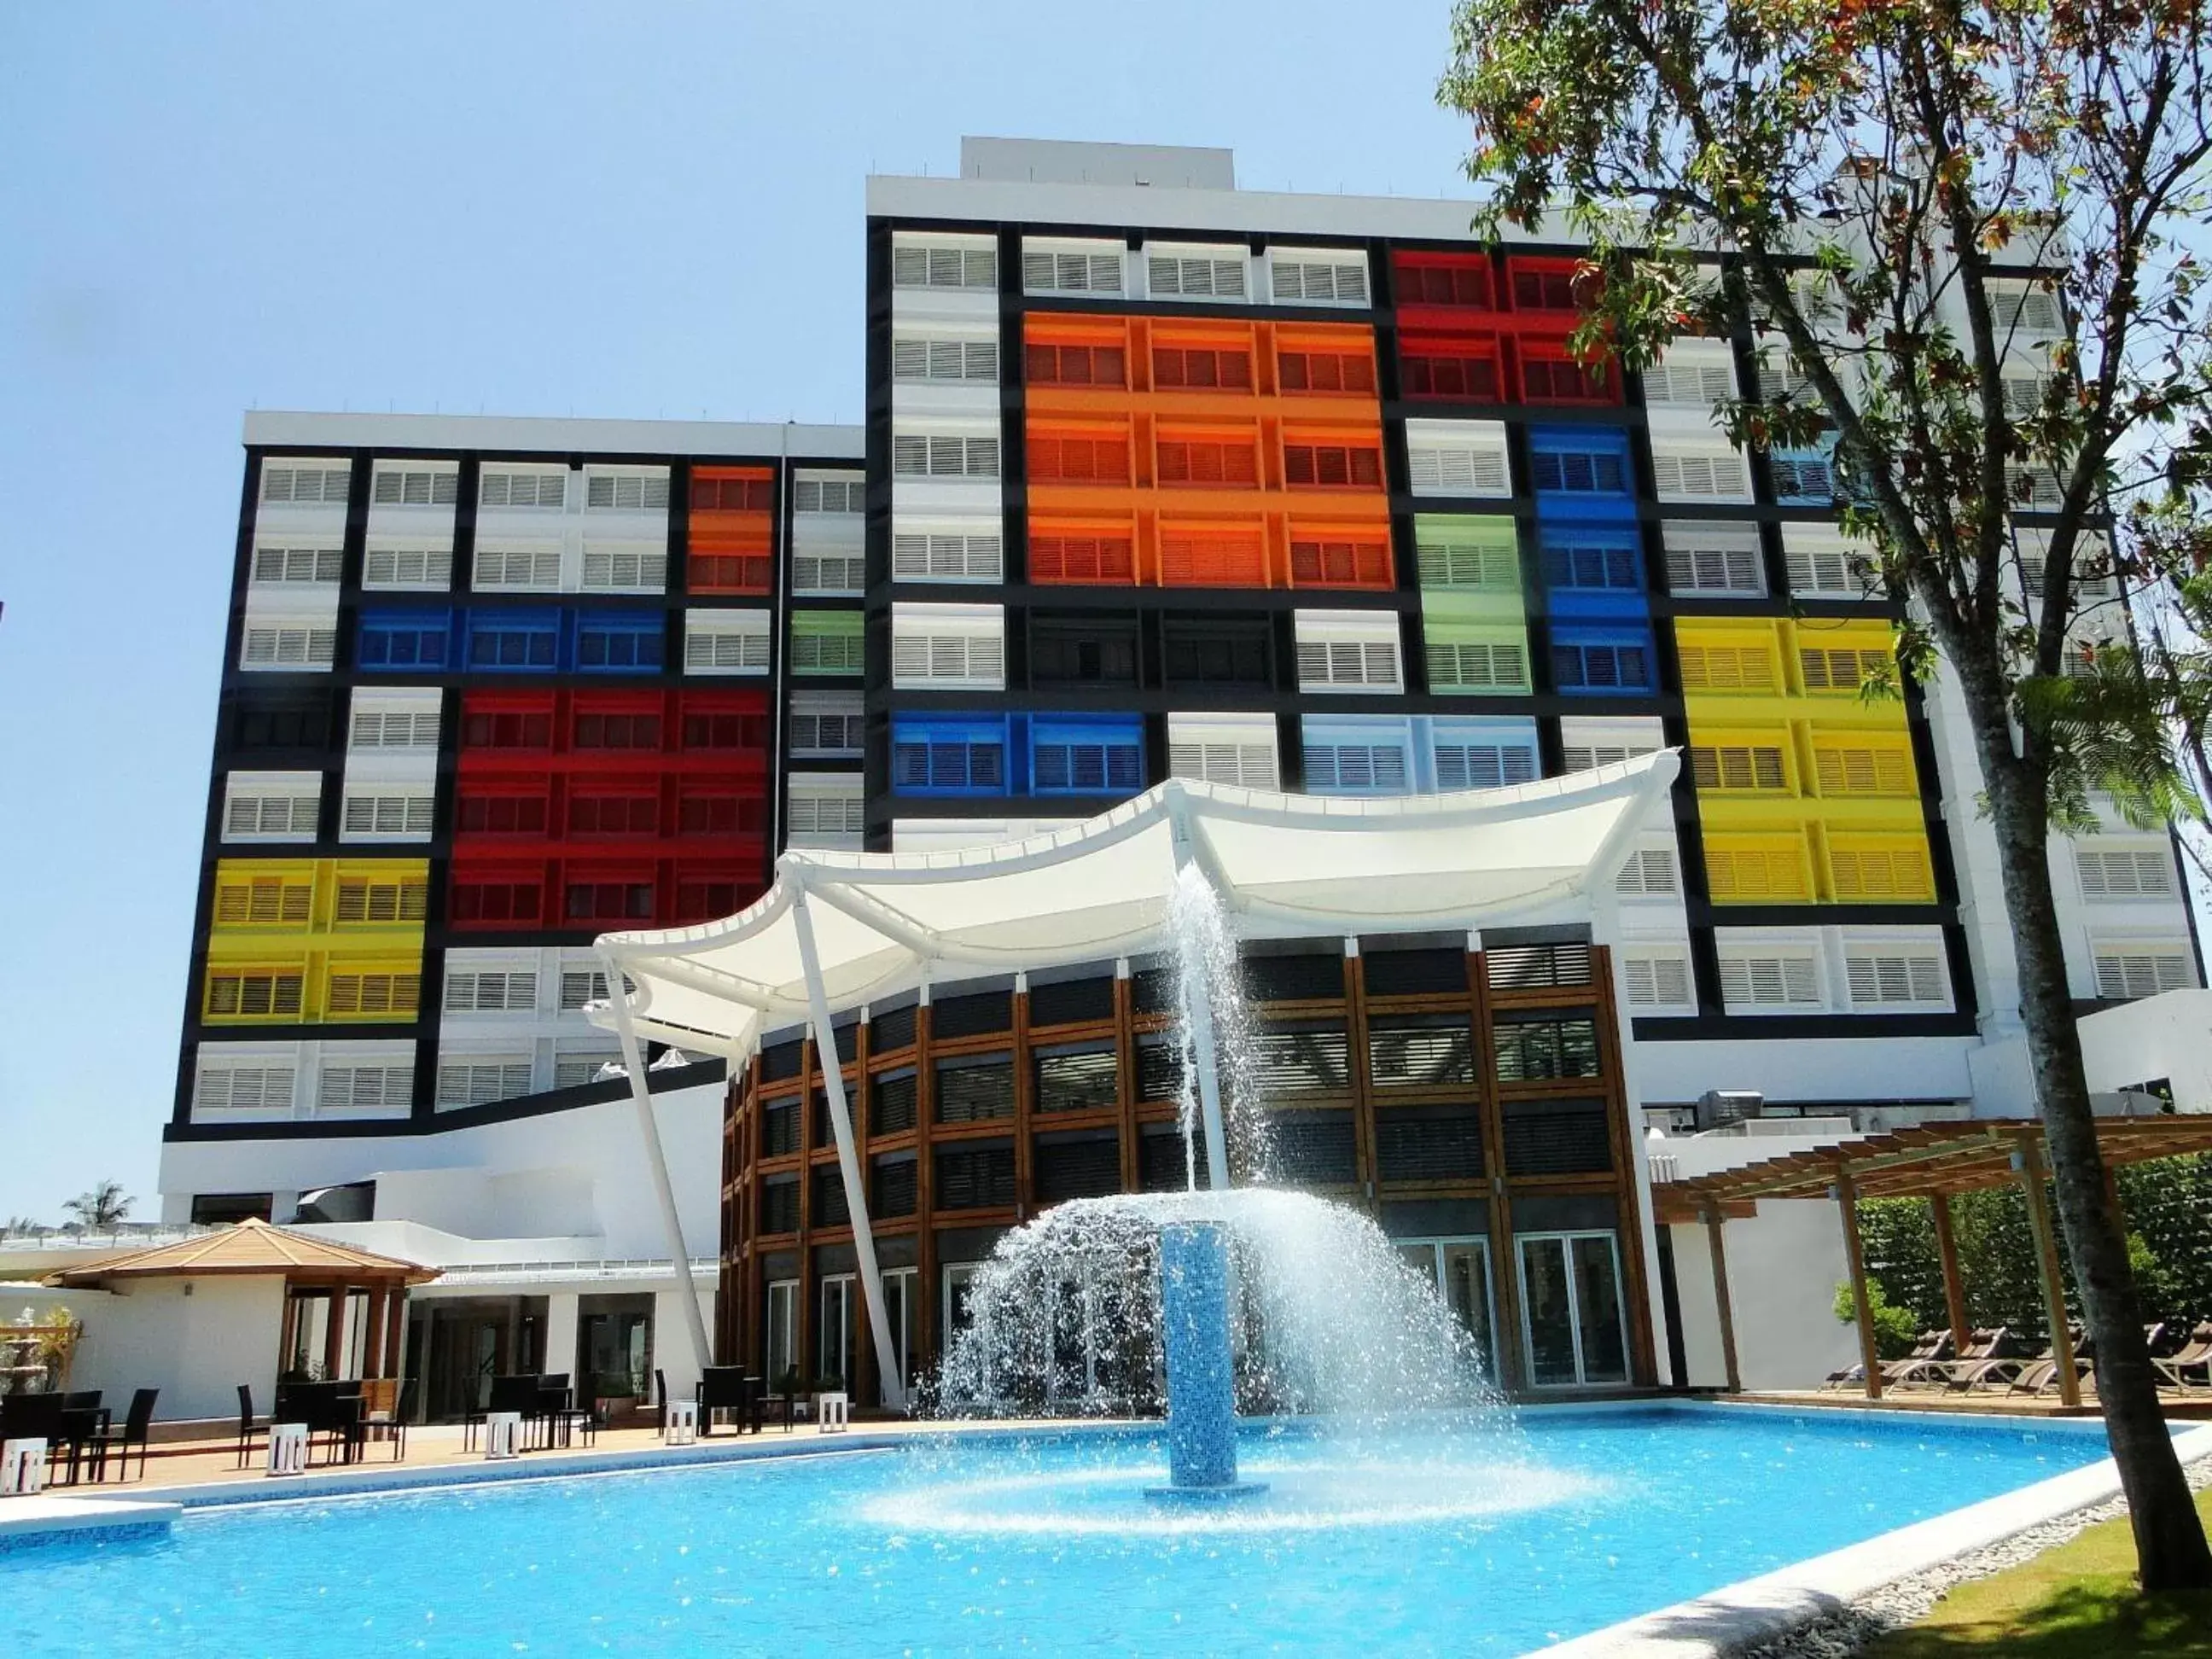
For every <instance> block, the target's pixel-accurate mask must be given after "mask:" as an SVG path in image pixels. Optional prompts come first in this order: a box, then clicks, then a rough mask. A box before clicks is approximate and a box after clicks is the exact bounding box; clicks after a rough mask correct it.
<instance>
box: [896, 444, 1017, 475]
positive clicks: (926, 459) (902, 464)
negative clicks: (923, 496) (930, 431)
mask: <svg viewBox="0 0 2212 1659" xmlns="http://www.w3.org/2000/svg"><path fill="white" fill-rule="evenodd" d="M891 471H893V472H895V473H896V474H897V475H898V476H899V477H904V478H995V477H998V476H999V441H998V440H997V439H996V438H964V437H952V436H944V437H930V436H927V435H915V434H907V435H895V436H894V437H893V438H892V439H891Z"/></svg>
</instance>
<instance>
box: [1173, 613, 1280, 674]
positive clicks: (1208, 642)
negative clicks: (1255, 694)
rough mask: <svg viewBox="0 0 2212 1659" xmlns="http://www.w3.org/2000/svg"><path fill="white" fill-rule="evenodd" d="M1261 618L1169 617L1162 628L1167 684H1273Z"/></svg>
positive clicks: (1266, 632) (1266, 629)
mask: <svg viewBox="0 0 2212 1659" xmlns="http://www.w3.org/2000/svg"><path fill="white" fill-rule="evenodd" d="M1268 632H1269V630H1268V627H1267V623H1264V622H1257V621H1241V620H1228V619H1224V620H1222V621H1218V622H1206V621H1201V620H1199V619H1197V618H1194V617H1168V618H1167V620H1166V624H1165V627H1164V631H1163V645H1164V657H1165V659H1166V660H1165V664H1164V666H1165V669H1166V678H1167V682H1168V684H1170V685H1176V686H1181V685H1218V686H1253V687H1265V686H1268V685H1271V684H1273V671H1272V670H1271V667H1270V665H1269V660H1268V651H1267V640H1268Z"/></svg>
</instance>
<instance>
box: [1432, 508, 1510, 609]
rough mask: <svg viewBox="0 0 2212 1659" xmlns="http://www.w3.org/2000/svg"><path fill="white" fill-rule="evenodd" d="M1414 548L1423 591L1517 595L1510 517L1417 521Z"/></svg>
mask: <svg viewBox="0 0 2212 1659" xmlns="http://www.w3.org/2000/svg"><path fill="white" fill-rule="evenodd" d="M1413 545H1414V549H1415V556H1416V557H1417V558H1418V559H1419V563H1420V577H1421V586H1423V587H1462V588H1476V589H1483V590H1487V591H1488V592H1494V593H1517V592H1520V589H1521V551H1520V547H1519V545H1518V541H1517V538H1516V532H1515V531H1514V527H1513V521H1512V520H1510V519H1460V520H1451V519H1436V518H1421V519H1416V520H1414V521H1413Z"/></svg>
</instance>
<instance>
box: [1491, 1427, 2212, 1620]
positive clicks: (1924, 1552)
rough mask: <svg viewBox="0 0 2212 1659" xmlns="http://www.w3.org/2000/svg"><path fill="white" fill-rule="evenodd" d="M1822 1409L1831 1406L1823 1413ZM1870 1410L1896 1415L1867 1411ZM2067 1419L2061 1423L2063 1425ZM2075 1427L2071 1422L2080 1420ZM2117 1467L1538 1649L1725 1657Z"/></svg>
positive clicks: (1949, 1556) (2061, 1509) (2072, 1475)
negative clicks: (1824, 1409)
mask: <svg viewBox="0 0 2212 1659" xmlns="http://www.w3.org/2000/svg"><path fill="white" fill-rule="evenodd" d="M1688 1408H1689V1409H1692V1410H1697V1411H1707V1410H1711V1411H1718V1412H1742V1411H1758V1412H1771V1413H1780V1414H1782V1415H1785V1416H1790V1415H1797V1414H1799V1413H1796V1412H1795V1411H1794V1410H1793V1409H1792V1408H1791V1407H1784V1406H1769V1405H1764V1404H1759V1405H1753V1404H1750V1403H1744V1404H1731V1403H1729V1402H1726V1401H1713V1402H1709V1403H1708V1402H1700V1403H1698V1404H1695V1405H1691V1406H1689V1407H1688ZM1821 1414H1822V1416H1824V1417H1826V1416H1827V1415H1829V1413H1826V1412H1823V1413H1821ZM1854 1415H1857V1416H1862V1417H1866V1418H1883V1417H1885V1416H1887V1418H1888V1419H1890V1420H1892V1421H1893V1420H1894V1419H1895V1414H1894V1413H1887V1414H1886V1413H1881V1412H1878V1411H1868V1412H1864V1413H1854ZM1926 1416H1927V1418H1928V1419H1934V1420H1936V1421H1939V1422H1946V1423H1948V1422H1953V1421H1970V1422H1977V1423H1984V1424H2002V1423H2009V1422H2018V1423H2021V1424H2023V1425H2025V1424H2033V1425H2034V1426H2035V1427H2036V1428H2037V1429H2038V1430H2039V1431H2040V1430H2043V1429H2045V1428H2056V1429H2057V1430H2058V1431H2059V1432H2061V1433H2068V1434H2081V1433H2095V1434H2099V1435H2101V1434H2102V1433H2103V1431H2104V1423H2103V1421H2102V1419H2097V1418H2087V1419H2057V1420H2055V1421H2054V1420H2053V1419H2040V1418H2036V1419H2007V1418H1991V1417H1987V1416H1977V1417H1973V1418H1962V1419H1952V1418H1949V1417H1948V1416H1942V1415H1939V1414H1937V1413H1927V1414H1926ZM2062 1424H2063V1425H2065V1426H2063V1427H2061V1426H2060V1425H2062ZM2075 1425H2078V1426H2075ZM2173 1443H2174V1449H2175V1450H2176V1452H2178V1453H2179V1455H2180V1457H2181V1460H2182V1462H2184V1463H2193V1462H2197V1461H2198V1460H2199V1459H2201V1458H2204V1457H2212V1425H2208V1426H2205V1427H2201V1428H2192V1429H2187V1430H2185V1431H2182V1432H2181V1433H2179V1434H2177V1435H2175V1436H2174V1437H2173ZM2119 1492H2120V1477H2119V1471H2118V1468H2116V1467H2114V1465H2113V1463H2112V1459H2110V1458H2109V1457H2107V1458H2105V1459H2102V1460H2100V1462H2095V1463H2092V1464H2089V1465H2087V1467H2085V1468H2078V1469H2069V1470H2068V1471H2067V1472H2066V1473H2064V1474H2057V1475H2053V1476H2051V1478H2050V1479H2049V1480H2039V1481H2037V1482H2036V1483H2035V1484H2034V1485H2033V1486H2022V1487H2021V1488H2020V1489H2019V1490H2018V1491H2016V1492H2001V1493H1999V1494H1998V1495H1997V1496H1996V1497H1995V1498H1984V1499H1982V1500H1981V1501H1980V1502H1978V1503H1975V1504H1967V1505H1966V1506H1965V1507H1963V1508H1960V1509H1956V1510H1948V1511H1947V1512H1945V1513H1944V1514H1942V1515H1936V1516H1929V1518H1928V1519H1927V1520H1925V1521H1916V1522H1912V1523H1911V1524H1910V1525H1908V1526H1904V1527H1899V1528H1895V1529H1894V1530H1893V1531H1890V1532H1885V1533H1878V1534H1875V1536H1874V1537H1872V1538H1869V1539H1864V1540H1863V1541H1860V1542H1858V1543H1857V1544H1847V1545H1845V1546H1844V1547H1843V1548H1842V1549H1839V1550H1831V1551H1830V1552H1829V1553H1826V1554H1825V1555H1816V1556H1812V1557H1809V1558H1808V1559H1805V1560H1802V1561H1799V1562H1796V1563H1793V1564H1792V1565H1789V1566H1786V1567H1783V1568H1779V1569H1778V1570H1777V1571H1773V1572H1769V1573H1762V1574H1760V1575H1759V1577H1754V1578H1745V1579H1741V1580H1739V1581H1737V1582H1736V1583H1733V1584H1726V1585H1723V1586H1722V1587H1721V1588H1720V1589H1717V1590H1711V1591H1709V1592H1707V1593H1706V1594H1705V1595H1699V1596H1693V1597H1692V1598H1690V1599H1689V1600H1688V1601H1677V1602H1675V1603H1674V1604H1673V1605H1672V1606H1671V1607H1659V1608H1656V1609H1655V1610H1654V1611H1652V1612H1650V1613H1639V1614H1638V1615H1637V1616H1636V1617H1635V1618H1633V1619H1624V1620H1621V1621H1620V1623H1618V1624H1613V1625H1608V1626H1606V1627H1605V1628H1604V1629H1602V1630H1597V1631H1592V1632H1589V1634H1588V1635H1586V1636H1578V1637H1575V1638H1572V1639H1571V1640H1568V1641H1565V1642H1559V1643H1555V1644H1552V1645H1550V1646H1548V1647H1543V1648H1537V1649H1532V1650H1530V1651H1531V1655H1532V1656H1533V1655H1534V1654H1541V1655H1543V1656H1544V1659H1728V1656H1729V1655H1732V1654H1737V1653H1741V1652H1742V1651H1744V1650H1746V1649H1748V1648H1753V1647H1757V1646H1759V1645H1761V1644H1765V1643H1768V1642H1771V1641H1774V1640H1776V1639H1778V1638H1781V1637H1784V1636H1787V1635H1789V1634H1790V1632H1793V1631H1796V1630H1798V1629H1801V1628H1802V1627H1803V1626H1807V1625H1810V1624H1813V1623H1815V1622H1816V1621H1818V1620H1822V1619H1825V1618H1827V1617H1829V1616H1831V1615H1832V1614H1834V1613H1839V1612H1841V1611H1843V1609H1844V1607H1848V1606H1849V1605H1850V1603H1852V1602H1854V1601H1857V1600H1859V1599H1860V1598H1862V1597H1863V1596H1866V1595H1871V1594H1872V1593H1873V1592H1875V1591H1876V1590H1878V1589H1882V1588H1883V1587H1884V1586H1886V1585H1889V1584H1893V1583H1896V1582H1897V1581H1898V1580H1899V1579H1901V1578H1908V1577H1911V1576H1912V1575H1913V1574H1915V1573H1919V1572H1924V1571H1928V1570H1929V1569H1931V1568H1934V1567H1939V1566H1942V1565H1943V1564H1945V1563H1946V1562H1949V1561H1955V1560H1957V1559H1959V1558H1960V1557H1961V1556H1963V1555H1967V1554H1971V1553H1973V1552H1974V1551H1976V1550H1979V1549H1984V1548H1986V1547H1989V1546H1990V1545H1992V1544H1997V1543H2002V1541H2005V1540H2006V1539H2008V1538H2011V1537H2015V1536H2016V1535H2017V1534H2021V1533H2023V1532H2026V1531H2027V1530H2029V1529H2030V1528H2034V1527H2039V1526H2041V1525H2043V1524H2044V1523H2045V1522H2050V1521H2056V1520H2057V1519H2059V1518H2061V1517H2062V1516H2068V1515H2071V1514H2073V1513H2074V1512H2075V1511H2076V1510H2084V1509H2087V1508H2089V1507H2091V1506H2092V1505H2093V1504H2101V1503H2105V1502H2106V1501H2107V1500H2109V1499H2111V1498H2116V1497H2118V1495H2119Z"/></svg>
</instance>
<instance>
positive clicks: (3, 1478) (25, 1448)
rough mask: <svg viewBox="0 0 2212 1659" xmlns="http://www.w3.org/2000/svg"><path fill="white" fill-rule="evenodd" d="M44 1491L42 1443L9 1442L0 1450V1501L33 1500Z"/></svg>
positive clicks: (44, 1448)
mask: <svg viewBox="0 0 2212 1659" xmlns="http://www.w3.org/2000/svg"><path fill="white" fill-rule="evenodd" d="M45 1490H46V1442H45V1441H43V1440H10V1441H9V1442H8V1443H7V1445H6V1446H5V1447H0V1498H33V1497H36V1496H37V1495H38V1494H39V1493H40V1492H44V1491H45Z"/></svg>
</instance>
